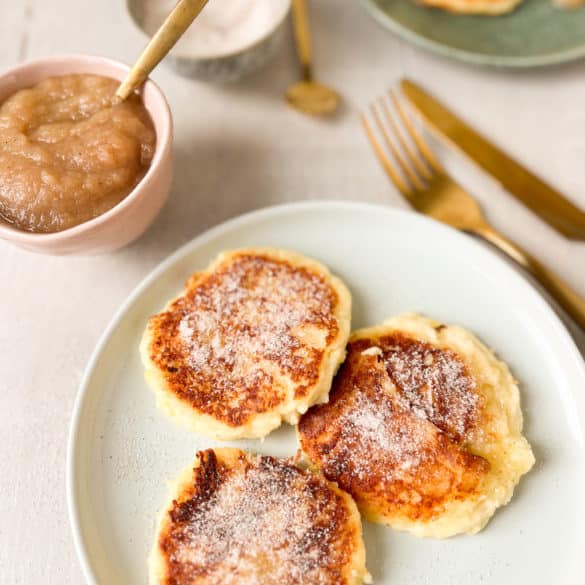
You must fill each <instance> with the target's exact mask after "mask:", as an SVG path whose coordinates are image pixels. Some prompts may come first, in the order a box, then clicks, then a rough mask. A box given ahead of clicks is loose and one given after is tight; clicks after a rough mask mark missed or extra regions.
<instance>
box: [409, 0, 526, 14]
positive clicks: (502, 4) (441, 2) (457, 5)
mask: <svg viewBox="0 0 585 585" xmlns="http://www.w3.org/2000/svg"><path fill="white" fill-rule="evenodd" d="M418 1H419V3H420V4H423V5H425V6H430V7H433V8H441V9H443V10H447V11H448V12H454V13H457V14H477V15H480V14H483V15H486V16H497V15H499V14H505V13H507V12H511V11H512V10H514V8H516V7H517V6H518V5H519V4H520V3H521V2H522V0H418Z"/></svg>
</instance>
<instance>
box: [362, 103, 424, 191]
mask: <svg viewBox="0 0 585 585" xmlns="http://www.w3.org/2000/svg"><path fill="white" fill-rule="evenodd" d="M380 103H381V104H382V106H385V105H386V104H385V103H384V99H383V98H381V99H380ZM370 108H371V110H372V116H373V118H374V122H375V123H376V125H377V126H378V130H379V131H380V134H382V136H383V138H384V142H385V143H386V146H387V147H388V149H389V150H390V152H391V153H392V155H393V156H394V159H395V160H396V162H397V163H398V166H399V167H400V169H401V170H402V172H403V173H404V175H406V177H407V179H408V181H410V184H411V185H414V187H415V189H424V187H425V186H424V183H423V182H422V181H421V180H420V179H419V178H418V176H417V175H416V173H415V172H414V171H413V170H412V169H411V168H410V166H409V164H408V162H407V160H405V159H404V157H403V156H402V155H401V154H400V151H399V150H398V149H397V148H396V146H395V145H394V141H393V140H392V138H391V136H390V132H388V130H387V129H386V127H385V126H384V123H383V122H382V118H381V117H380V114H379V113H378V109H377V108H376V106H375V104H372V105H371V106H370ZM382 109H384V108H382Z"/></svg>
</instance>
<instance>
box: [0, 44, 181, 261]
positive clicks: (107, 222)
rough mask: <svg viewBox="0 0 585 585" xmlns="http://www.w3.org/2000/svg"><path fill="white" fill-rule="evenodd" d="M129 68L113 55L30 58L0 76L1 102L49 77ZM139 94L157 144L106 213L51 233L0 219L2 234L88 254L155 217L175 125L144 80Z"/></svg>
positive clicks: (40, 248)
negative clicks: (136, 178)
mask: <svg viewBox="0 0 585 585" xmlns="http://www.w3.org/2000/svg"><path fill="white" fill-rule="evenodd" d="M128 70H129V67H128V66H127V65H124V64H122V63H118V62H117V61H113V60H111V59H105V58H103V57H90V56H86V55H65V56H62V57H49V58H46V59H40V60H38V61H32V62H30V63H26V64H24V65H19V66H17V67H14V68H12V69H10V70H8V71H6V72H5V73H3V74H1V75H0V103H1V102H3V101H4V100H5V99H6V98H8V97H9V96H10V95H12V94H13V93H15V92H16V91H18V90H19V89H23V88H25V87H30V86H31V85H35V84H36V83H39V82H40V81H42V80H43V79H46V78H47V77H54V76H57V75H67V74H71V73H92V74H96V75H104V76H106V77H113V78H115V79H120V80H122V79H123V78H124V77H125V76H126V73H127V72H128ZM142 99H143V100H144V104H145V106H146V108H147V109H148V111H149V113H150V116H151V117H152V121H153V123H154V127H155V130H156V149H155V153H154V157H153V159H152V163H151V165H150V168H149V169H148V171H147V173H146V175H144V177H143V178H142V180H141V181H140V183H138V185H137V186H136V187H135V188H134V190H133V191H132V192H131V193H130V194H129V195H128V196H127V197H126V198H125V199H123V200H122V201H120V203H118V205H116V206H115V207H113V208H112V209H110V210H109V211H107V212H106V213H104V214H102V215H100V216H98V217H96V218H95V219H91V220H89V221H86V222H85V223H82V224H79V225H77V226H75V227H72V228H69V229H66V230H63V231H61V232H56V233H52V234H35V233H30V232H25V231H22V230H18V229H16V228H14V227H12V226H10V225H9V224H7V223H6V222H2V221H1V220H0V238H3V239H5V240H8V241H10V242H13V243H14V244H16V245H18V246H21V247H23V248H27V249H28V250H33V251H34V252H41V253H44V254H91V253H100V252H110V251H112V250H116V249H117V248H121V247H122V246H125V245H126V244H128V243H130V242H132V241H133V240H135V239H136V238H137V237H138V236H140V235H141V234H142V233H143V232H144V231H145V230H146V228H147V227H148V226H149V225H150V224H151V223H152V222H153V221H154V218H155V217H156V216H157V214H158V213H159V211H160V209H161V207H162V206H163V203H164V202H165V200H166V199H167V197H168V194H169V191H170V188H171V180H172V160H171V145H172V141H173V124H172V118H171V112H170V110H169V106H168V104H167V101H166V99H165V97H164V95H163V93H162V91H161V90H160V89H159V88H158V86H157V85H156V84H155V83H154V82H152V81H147V82H146V83H145V84H144V87H143V90H142Z"/></svg>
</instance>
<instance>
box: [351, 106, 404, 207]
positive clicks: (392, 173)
mask: <svg viewBox="0 0 585 585" xmlns="http://www.w3.org/2000/svg"><path fill="white" fill-rule="evenodd" d="M360 120H361V123H362V126H363V128H364V131H365V133H366V136H367V137H368V140H369V141H370V144H371V145H372V148H373V149H374V152H375V154H376V157H377V158H378V160H379V161H380V164H381V165H382V167H383V168H384V170H385V171H386V174H387V175H388V177H389V178H390V180H391V181H392V182H393V183H394V186H395V187H396V188H397V189H398V190H399V191H400V192H401V193H402V195H404V197H406V198H407V199H410V196H411V194H412V190H411V188H410V187H409V186H408V185H407V184H406V183H405V182H404V180H403V179H402V177H401V176H400V175H399V174H398V172H397V171H396V169H395V168H394V166H393V165H392V162H391V161H390V157H389V156H388V155H387V154H386V152H385V151H384V149H383V148H382V145H381V144H380V142H379V141H378V139H377V138H376V135H375V134H374V131H373V130H372V127H371V126H370V124H369V122H368V120H367V118H366V115H365V114H363V113H362V114H360Z"/></svg>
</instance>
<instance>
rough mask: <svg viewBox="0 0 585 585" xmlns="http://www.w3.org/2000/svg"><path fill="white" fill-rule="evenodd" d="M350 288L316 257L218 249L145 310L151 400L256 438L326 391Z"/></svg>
mask: <svg viewBox="0 0 585 585" xmlns="http://www.w3.org/2000/svg"><path fill="white" fill-rule="evenodd" d="M350 312H351V297H350V294H349V291H348V290H347V288H346V287H345V285H344V284H343V283H342V282H341V281H340V280H339V279H338V278H336V277H334V276H332V275H331V273H330V272H329V270H328V269H327V268H326V267H325V266H323V265H321V264H319V263H318V262H316V261H314V260H311V259H309V258H305V257H303V256H301V255H299V254H295V253H293V252H288V251H284V250H274V249H263V248H261V249H250V250H235V251H232V252H224V253H223V254H220V256H219V257H218V258H217V259H216V260H215V261H214V262H213V263H212V264H211V266H209V268H208V269H207V270H205V271H203V272H198V273H195V274H194V275H193V276H192V277H191V278H190V279H189V281H188V282H187V285H186V288H185V291H184V292H183V294H182V295H181V296H180V297H179V298H178V299H176V300H174V301H172V302H171V303H170V304H169V305H168V306H167V308H166V309H165V310H164V311H163V312H162V313H160V314H158V315H155V316H154V317H151V318H150V320H149V322H148V326H147V329H146V332H145V334H144V337H143V340H142V344H141V353H142V359H143V363H144V365H145V367H146V379H147V380H148V381H149V383H150V384H151V385H152V387H153V388H154V389H155V390H156V392H157V398H158V404H159V406H160V407H161V408H162V409H163V410H164V411H165V412H166V413H168V414H169V415H171V416H172V417H174V418H175V419H177V420H178V421H179V422H181V423H183V424H185V425H187V426H188V427H189V428H191V429H192V430H194V431H196V432H199V433H202V434H205V435H208V436H210V437H213V438H217V439H237V438H241V437H248V438H256V437H264V436H265V435H267V434H268V433H269V432H270V431H271V430H273V429H275V428H276V427H278V426H279V425H280V424H281V422H282V420H283V419H284V420H286V421H288V422H291V423H296V422H297V421H298V418H299V413H303V412H305V411H306V410H307V408H308V407H309V406H310V405H312V404H314V403H316V402H323V401H325V400H327V395H328V392H329V388H330V386H331V380H332V378H333V375H334V373H335V371H336V370H337V368H338V366H339V364H340V363H341V362H342V361H343V358H344V356H345V344H346V342H347V338H348V337H349V323H350Z"/></svg>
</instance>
